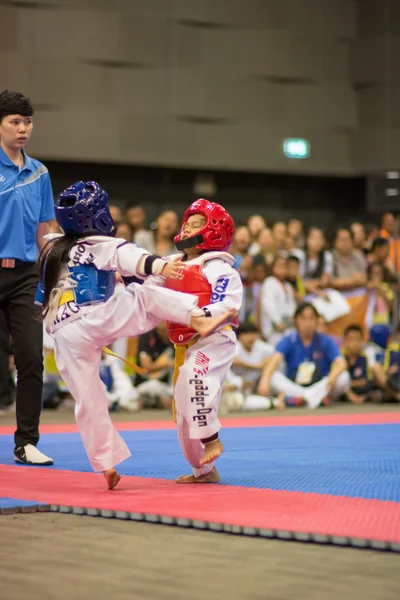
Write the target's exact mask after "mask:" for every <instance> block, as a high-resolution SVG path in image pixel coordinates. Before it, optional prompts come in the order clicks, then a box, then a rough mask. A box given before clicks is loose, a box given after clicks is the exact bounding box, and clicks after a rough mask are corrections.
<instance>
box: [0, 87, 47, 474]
mask: <svg viewBox="0 0 400 600" xmlns="http://www.w3.org/2000/svg"><path fill="white" fill-rule="evenodd" d="M33 112H34V111H33V107H32V104H31V102H30V100H29V99H28V98H26V97H25V96H23V95H22V94H20V93H19V92H10V91H8V90H6V91H4V92H2V93H1V94H0V309H1V310H2V311H3V312H4V315H5V317H6V323H7V327H8V330H9V332H10V334H11V338H12V341H13V348H14V359H15V365H16V368H17V392H16V417H17V430H16V432H15V449H14V460H15V461H16V462H19V463H24V464H33V465H49V464H52V463H53V461H52V460H51V459H50V458H49V457H47V456H45V455H44V454H42V453H41V452H40V451H39V450H38V449H37V448H36V445H37V443H38V441H39V418H40V412H41V407H42V390H43V354H42V323H41V320H40V319H39V318H37V314H36V313H35V306H34V297H35V293H36V288H37V284H38V268H37V265H36V259H37V255H38V249H39V250H41V249H42V247H43V246H44V245H45V240H44V239H43V236H44V235H45V234H46V233H48V232H49V229H50V227H49V222H50V221H52V220H53V219H54V199H53V193H52V189H51V182H50V177H49V173H48V171H47V169H46V167H45V166H44V165H42V163H40V162H39V161H37V160H35V159H33V158H30V157H29V156H28V155H27V154H26V153H25V151H24V148H25V146H26V144H27V143H28V142H29V138H30V137H31V134H32V127H33V122H32V117H33ZM0 383H1V382H0Z"/></svg>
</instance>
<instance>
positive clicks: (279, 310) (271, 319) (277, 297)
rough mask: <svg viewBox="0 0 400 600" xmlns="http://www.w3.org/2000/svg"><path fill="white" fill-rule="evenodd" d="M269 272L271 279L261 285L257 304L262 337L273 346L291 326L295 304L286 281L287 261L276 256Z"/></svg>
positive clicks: (291, 291) (290, 288) (291, 290)
mask: <svg viewBox="0 0 400 600" xmlns="http://www.w3.org/2000/svg"><path fill="white" fill-rule="evenodd" d="M271 270H272V275H271V277H267V279H266V280H265V281H264V283H263V285H262V288H261V291H260V294H259V302H260V314H261V331H262V334H263V337H264V339H265V340H267V341H268V342H270V343H271V344H274V345H275V344H277V343H278V342H279V340H280V339H282V337H283V334H284V333H285V331H286V330H287V329H288V328H289V327H291V326H292V318H293V315H294V311H295V309H296V303H295V300H294V294H293V289H292V286H291V285H290V283H288V282H287V281H286V278H287V259H286V258H284V257H283V256H278V257H277V258H276V259H275V261H274V263H273V264H272V269H271Z"/></svg>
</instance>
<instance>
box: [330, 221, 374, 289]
mask: <svg viewBox="0 0 400 600" xmlns="http://www.w3.org/2000/svg"><path fill="white" fill-rule="evenodd" d="M332 255H333V268H334V273H335V277H334V278H333V281H332V287H334V288H335V289H337V290H353V289H355V288H357V287H360V286H364V285H365V283H366V280H367V278H366V262H365V258H364V255H363V254H362V253H361V252H360V251H359V250H354V246H353V238H352V234H351V231H350V229H346V228H344V227H342V228H340V229H338V230H337V232H336V238H335V249H334V250H333V253H332Z"/></svg>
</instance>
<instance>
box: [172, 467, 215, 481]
mask: <svg viewBox="0 0 400 600" xmlns="http://www.w3.org/2000/svg"><path fill="white" fill-rule="evenodd" d="M219 481H220V476H219V473H218V471H217V469H216V468H215V467H214V468H213V470H212V471H210V472H209V473H206V475H200V477H195V476H194V475H181V476H180V477H178V479H177V480H176V483H219Z"/></svg>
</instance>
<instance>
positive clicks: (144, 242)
mask: <svg viewBox="0 0 400 600" xmlns="http://www.w3.org/2000/svg"><path fill="white" fill-rule="evenodd" d="M125 219H126V220H127V221H128V223H129V224H130V226H131V227H132V230H133V239H132V240H131V241H132V242H135V244H137V245H138V246H140V247H141V248H144V249H145V250H147V251H148V252H151V250H150V249H149V247H150V246H151V244H152V240H153V232H152V231H150V230H149V229H145V227H144V222H145V220H146V213H145V212H144V210H143V208H142V207H141V206H139V205H138V204H132V205H130V206H128V207H127V208H126V209H125Z"/></svg>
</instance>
